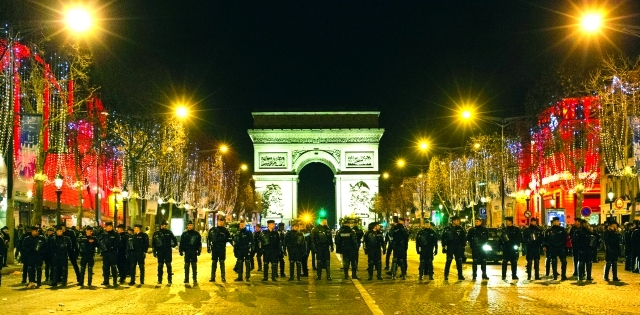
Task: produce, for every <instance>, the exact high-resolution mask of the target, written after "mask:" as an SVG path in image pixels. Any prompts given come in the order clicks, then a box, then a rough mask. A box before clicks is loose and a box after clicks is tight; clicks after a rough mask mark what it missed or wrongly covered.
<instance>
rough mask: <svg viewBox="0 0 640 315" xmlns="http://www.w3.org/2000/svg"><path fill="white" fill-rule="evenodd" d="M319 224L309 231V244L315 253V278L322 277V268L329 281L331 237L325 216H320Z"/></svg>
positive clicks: (319, 278)
mask: <svg viewBox="0 0 640 315" xmlns="http://www.w3.org/2000/svg"><path fill="white" fill-rule="evenodd" d="M320 220H321V221H320V222H321V223H320V224H319V225H317V226H316V227H314V228H313V230H312V231H311V245H312V246H313V249H312V250H313V251H315V253H316V259H317V260H318V262H317V263H316V280H321V279H322V269H326V270H327V280H329V281H331V280H332V279H331V260H330V259H331V257H330V252H333V239H332V238H331V229H329V226H328V223H327V218H324V217H321V218H320Z"/></svg>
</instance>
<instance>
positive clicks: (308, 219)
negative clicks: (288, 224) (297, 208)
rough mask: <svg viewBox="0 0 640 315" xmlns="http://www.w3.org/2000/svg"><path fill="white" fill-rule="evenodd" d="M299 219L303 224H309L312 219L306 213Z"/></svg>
mask: <svg viewBox="0 0 640 315" xmlns="http://www.w3.org/2000/svg"><path fill="white" fill-rule="evenodd" d="M300 218H301V219H302V221H303V222H305V223H309V222H311V219H312V218H311V215H310V214H308V213H304V214H302V216H300Z"/></svg>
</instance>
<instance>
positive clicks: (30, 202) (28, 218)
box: [27, 190, 33, 222]
mask: <svg viewBox="0 0 640 315" xmlns="http://www.w3.org/2000/svg"><path fill="white" fill-rule="evenodd" d="M27 198H29V208H28V209H27V222H31V205H32V199H31V198H33V191H31V190H29V191H27Z"/></svg>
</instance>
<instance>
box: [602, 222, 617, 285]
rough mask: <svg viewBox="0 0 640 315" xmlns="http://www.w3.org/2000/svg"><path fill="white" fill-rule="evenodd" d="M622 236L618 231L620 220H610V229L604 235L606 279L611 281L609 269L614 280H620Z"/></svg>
mask: <svg viewBox="0 0 640 315" xmlns="http://www.w3.org/2000/svg"><path fill="white" fill-rule="evenodd" d="M620 241H621V236H620V233H618V222H616V221H612V222H609V227H608V229H607V230H606V231H605V232H604V235H603V236H602V242H603V243H604V249H605V264H604V280H605V281H609V270H611V273H612V275H613V281H620V278H618V257H619V256H620Z"/></svg>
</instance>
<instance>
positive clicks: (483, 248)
mask: <svg viewBox="0 0 640 315" xmlns="http://www.w3.org/2000/svg"><path fill="white" fill-rule="evenodd" d="M474 223H475V226H474V227H472V228H471V229H469V232H468V233H467V241H468V242H469V247H471V259H472V261H473V269H472V270H473V278H472V281H475V280H476V277H477V276H478V265H480V270H481V271H482V280H489V276H487V251H488V250H492V248H490V247H491V245H489V244H488V242H489V231H488V230H487V228H486V227H484V225H482V219H480V218H479V217H476V219H475V220H474ZM487 246H489V247H487Z"/></svg>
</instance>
